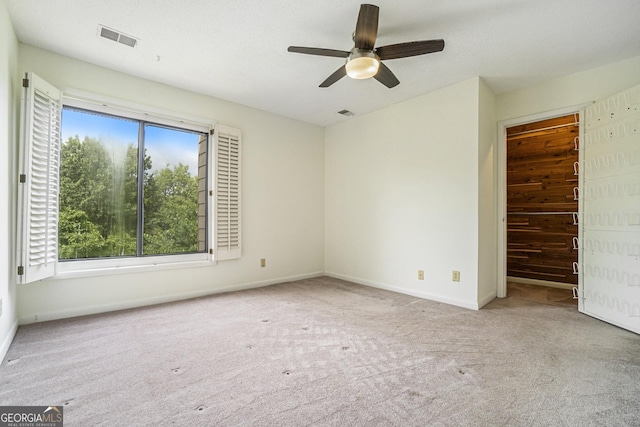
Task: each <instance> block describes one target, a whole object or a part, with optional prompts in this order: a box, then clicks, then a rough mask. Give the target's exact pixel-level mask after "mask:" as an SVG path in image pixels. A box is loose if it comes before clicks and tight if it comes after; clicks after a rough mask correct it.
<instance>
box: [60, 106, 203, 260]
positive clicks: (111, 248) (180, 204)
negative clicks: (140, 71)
mask: <svg viewBox="0 0 640 427" xmlns="http://www.w3.org/2000/svg"><path fill="white" fill-rule="evenodd" d="M61 133H62V143H61V144H60V189H59V191H60V207H59V223H58V227H59V237H58V258H59V259H60V260H75V259H82V258H102V257H119V256H148V255H165V254H184V253H197V252H205V251H206V243H207V241H206V235H207V233H206V230H207V223H206V221H205V218H206V211H207V206H206V202H207V198H206V197H201V198H200V200H199V197H198V185H199V183H201V186H202V192H203V194H206V191H207V185H206V184H207V173H206V171H207V168H206V163H207V162H206V154H207V142H208V138H207V137H208V133H204V132H199V131H197V130H191V129H186V128H176V127H169V126H164V125H158V124H155V123H152V122H147V121H142V120H133V119H130V118H126V117H119V116H114V115H109V114H105V113H99V112H96V111H88V110H82V109H78V108H74V107H70V106H67V105H65V106H64V107H63V109H62V121H61ZM200 157H202V166H203V167H201V168H200V167H199V159H200ZM138 178H141V179H138ZM199 237H200V239H199Z"/></svg>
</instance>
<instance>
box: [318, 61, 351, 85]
mask: <svg viewBox="0 0 640 427" xmlns="http://www.w3.org/2000/svg"><path fill="white" fill-rule="evenodd" d="M346 75H347V68H346V67H345V66H344V65H343V66H342V67H340V68H338V69H337V70H336V71H334V72H333V74H331V75H330V76H329V77H327V79H326V80H325V81H323V82H322V83H320V87H329V86H331V85H332V84H334V83H335V82H337V81H338V80H340V79H341V78H343V77H344V76H346Z"/></svg>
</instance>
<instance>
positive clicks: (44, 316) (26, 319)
mask: <svg viewBox="0 0 640 427" xmlns="http://www.w3.org/2000/svg"><path fill="white" fill-rule="evenodd" d="M323 275H324V273H323V272H322V271H318V272H313V273H308V274H300V275H296V276H288V277H279V278H276V279H269V280H262V281H258V282H250V283H239V284H236V285H228V286H222V287H220V288H215V289H202V290H198V291H191V292H184V293H179V294H170V295H161V296H157V297H149V298H142V299H137V300H130V301H120V302H115V303H110V304H100V305H92V306H87V307H75V308H71V309H67V310H58V311H51V312H47V313H38V314H37V315H34V314H32V315H27V316H21V317H20V318H19V319H18V324H20V325H28V324H30V323H36V322H47V321H50V320H59V319H68V318H70V317H78V316H87V315H91V314H99V313H106V312H109V311H118V310H126V309H129V308H136V307H144V306H148V305H155V304H163V303H167V302H173V301H181V300H186V299H191V298H198V297H203V296H207V295H215V294H221V293H225V292H234V291H243V290H246V289H254V288H261V287H264V286H270V285H276V284H278V283H284V282H291V281H295V280H303V279H311V278H314V277H321V276H323Z"/></svg>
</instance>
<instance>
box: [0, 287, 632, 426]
mask: <svg viewBox="0 0 640 427" xmlns="http://www.w3.org/2000/svg"><path fill="white" fill-rule="evenodd" d="M0 405H64V415H65V426H144V425H149V426H170V425H176V426H178V425H180V426H213V425H216V426H218V425H220V426H237V425H241V426H309V425H318V426H325V425H326V426H379V425H380V426H387V425H389V426H391V425H393V426H427V425H428V426H639V425H640V336H638V335H635V334H633V333H630V332H627V331H624V330H622V329H619V328H616V327H614V326H611V325H608V324H606V323H603V322H600V321H598V320H595V319H592V318H590V317H587V316H584V315H582V314H580V313H578V312H577V310H576V309H575V308H574V307H565V306H554V305H548V304H538V303H533V302H530V301H526V300H522V299H518V298H515V297H510V298H506V299H502V300H495V301H493V302H492V303H490V304H489V305H488V306H487V307H486V308H484V309H482V310H480V311H472V310H466V309H462V308H457V307H452V306H448V305H445V304H439V303H436V302H432V301H427V300H421V299H418V298H413V297H410V296H406V295H401V294H395V293H392V292H387V291H382V290H378V289H372V288H368V287H364V286H359V285H355V284H352V283H348V282H344V281H340V280H335V279H330V278H318V279H310V280H303V281H298V282H292V283H284V284H281V285H275V286H270V287H267V288H262V289H255V290H249V291H243V292H236V293H230V294H222V295H215V296H211V297H206V298H199V299H194V300H190V301H184V302H177V303H171V304H164V305H160V306H155V307H148V308H142V309H136V310H127V311H122V312H117V313H111V314H104V315H97V316H89V317H82V318H74V319H68V320H64V321H56V322H49V323H41V324H34V325H29V326H23V327H20V328H19V330H18V333H17V335H16V338H15V340H14V343H13V344H12V346H11V348H10V349H9V352H8V354H7V357H6V358H5V360H4V361H3V362H2V365H0Z"/></svg>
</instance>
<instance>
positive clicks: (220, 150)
mask: <svg viewBox="0 0 640 427" xmlns="http://www.w3.org/2000/svg"><path fill="white" fill-rule="evenodd" d="M214 136H215V138H214V139H215V144H216V148H215V155H216V159H215V168H216V169H215V188H216V192H215V219H214V232H215V237H214V241H215V255H214V256H215V259H216V260H218V261H222V260H227V259H235V258H240V255H241V233H240V219H241V212H240V140H241V134H240V131H239V130H238V129H233V128H230V127H226V126H220V125H218V126H216V128H215V132H214Z"/></svg>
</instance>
